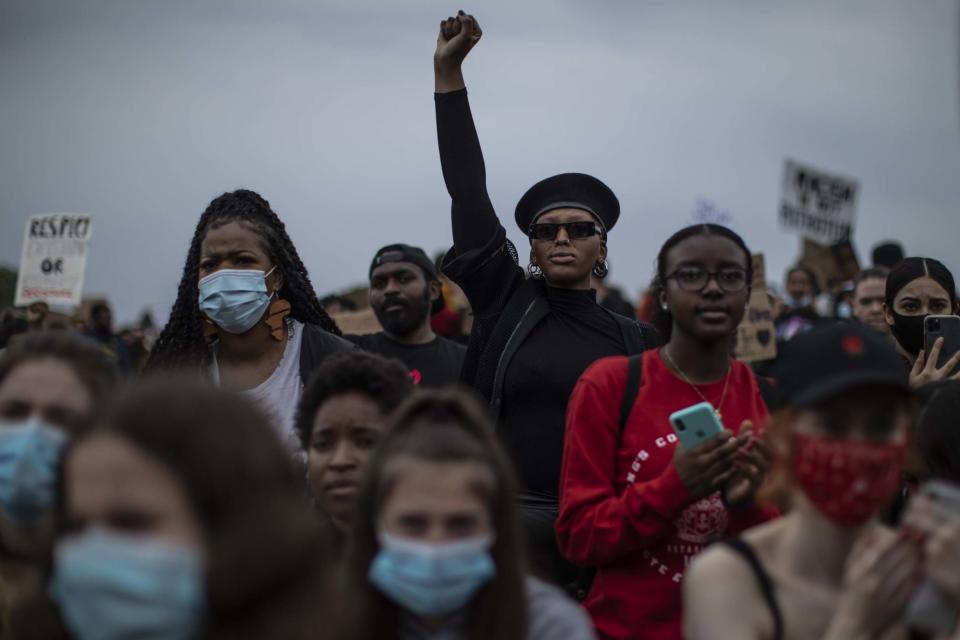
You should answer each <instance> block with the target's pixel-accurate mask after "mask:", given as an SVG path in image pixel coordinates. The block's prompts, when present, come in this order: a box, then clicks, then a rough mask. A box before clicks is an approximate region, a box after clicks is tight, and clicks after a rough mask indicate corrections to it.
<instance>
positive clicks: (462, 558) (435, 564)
mask: <svg viewBox="0 0 960 640" xmlns="http://www.w3.org/2000/svg"><path fill="white" fill-rule="evenodd" d="M492 544H493V538H492V537H491V536H481V537H477V538H471V539H469V540H463V541H458V542H448V543H444V544H426V543H423V542H415V541H413V540H406V539H403V538H398V537H396V536H393V535H390V534H388V533H383V532H381V533H380V552H379V553H378V554H377V556H376V558H374V560H373V562H372V563H371V565H370V572H369V574H368V578H369V580H370V582H371V583H372V584H373V585H374V586H375V587H377V588H378V589H379V590H380V591H381V592H383V594H384V595H385V596H387V597H388V598H390V599H391V600H393V601H394V602H396V603H397V604H398V605H400V606H401V607H403V608H404V609H406V610H407V611H409V612H410V613H413V614H416V615H420V616H442V615H447V614H450V613H453V612H455V611H457V610H459V609H462V608H463V607H465V606H466V605H467V603H469V602H470V599H471V598H473V596H474V595H476V593H477V591H478V590H479V589H480V587H482V586H483V585H484V584H485V583H486V582H488V581H489V580H490V579H491V578H492V577H493V576H494V575H495V574H496V567H495V566H494V564H493V558H492V557H491V556H490V547H491V546H492Z"/></svg>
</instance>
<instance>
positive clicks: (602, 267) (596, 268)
mask: <svg viewBox="0 0 960 640" xmlns="http://www.w3.org/2000/svg"><path fill="white" fill-rule="evenodd" d="M608 273H610V265H608V264H607V260H606V258H600V259H599V260H597V263H596V264H595V265H593V275H595V276H597V277H598V278H600V279H601V280H603V279H604V278H606V277H607V274H608Z"/></svg>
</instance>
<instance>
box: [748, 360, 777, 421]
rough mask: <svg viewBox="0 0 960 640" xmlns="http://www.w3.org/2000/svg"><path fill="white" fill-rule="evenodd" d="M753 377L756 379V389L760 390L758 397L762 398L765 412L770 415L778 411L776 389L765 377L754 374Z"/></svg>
mask: <svg viewBox="0 0 960 640" xmlns="http://www.w3.org/2000/svg"><path fill="white" fill-rule="evenodd" d="M751 371H752V370H751ZM753 377H754V378H755V379H756V381H757V387H758V388H759V389H760V397H761V398H763V403H764V404H765V405H767V411H769V412H770V413H774V412H776V411H777V410H778V409H780V398H779V394H778V393H777V388H776V387H775V386H773V381H772V380H771V379H770V378H767V377H766V376H758V375H757V374H756V373H754V374H753Z"/></svg>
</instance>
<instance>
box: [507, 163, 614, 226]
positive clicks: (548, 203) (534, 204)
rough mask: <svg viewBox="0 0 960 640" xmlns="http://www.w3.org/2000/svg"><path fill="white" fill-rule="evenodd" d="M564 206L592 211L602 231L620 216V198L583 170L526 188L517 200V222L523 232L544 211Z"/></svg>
mask: <svg viewBox="0 0 960 640" xmlns="http://www.w3.org/2000/svg"><path fill="white" fill-rule="evenodd" d="M567 208H569V209H582V210H584V211H586V212H588V213H592V214H593V215H594V217H595V218H596V219H597V220H598V221H599V222H600V224H601V225H602V226H603V228H604V230H605V231H610V229H613V225H615V224H616V223H617V218H619V217H620V201H619V200H617V196H615V195H614V194H613V191H611V190H610V187H608V186H607V185H605V184H603V183H602V182H600V181H599V180H597V179H596V178H594V177H593V176H588V175H587V174H585V173H561V174H559V175H556V176H552V177H550V178H545V179H543V180H541V181H540V182H538V183H537V184H535V185H533V186H532V187H530V188H529V189H527V192H526V193H525V194H523V197H522V198H520V202H518V203H517V211H516V219H517V224H518V225H519V226H520V229H521V230H522V231H523V232H524V233H527V230H528V229H529V228H530V225H531V224H533V223H534V222H535V221H536V219H537V218H539V217H540V216H541V215H543V214H544V213H547V212H548V211H553V210H554V209H567Z"/></svg>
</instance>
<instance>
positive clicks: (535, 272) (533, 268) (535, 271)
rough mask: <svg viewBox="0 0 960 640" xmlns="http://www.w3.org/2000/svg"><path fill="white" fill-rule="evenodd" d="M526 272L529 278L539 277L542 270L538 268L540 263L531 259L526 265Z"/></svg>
mask: <svg viewBox="0 0 960 640" xmlns="http://www.w3.org/2000/svg"><path fill="white" fill-rule="evenodd" d="M527 273H528V274H529V275H530V277H531V278H539V277H540V276H542V275H543V270H541V269H540V265H538V264H537V263H536V262H534V261H533V260H531V261H530V264H528V265H527Z"/></svg>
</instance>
